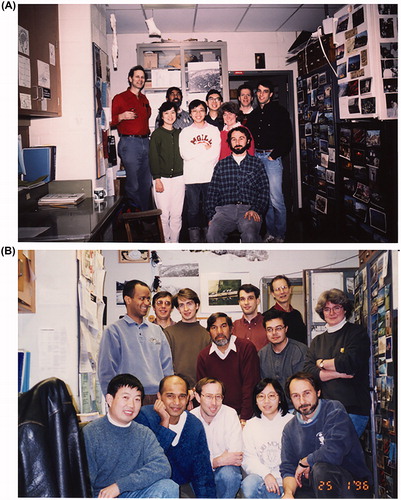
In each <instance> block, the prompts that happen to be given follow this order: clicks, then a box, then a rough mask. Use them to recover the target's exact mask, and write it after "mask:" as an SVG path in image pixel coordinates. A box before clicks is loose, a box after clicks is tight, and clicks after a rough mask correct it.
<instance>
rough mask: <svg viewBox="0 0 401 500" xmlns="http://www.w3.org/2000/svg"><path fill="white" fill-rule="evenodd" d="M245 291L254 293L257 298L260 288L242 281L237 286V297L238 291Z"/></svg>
mask: <svg viewBox="0 0 401 500" xmlns="http://www.w3.org/2000/svg"><path fill="white" fill-rule="evenodd" d="M241 290H242V291H243V292H246V293H252V292H253V293H254V294H255V298H256V299H258V298H259V297H260V290H259V288H258V287H257V286H255V285H252V283H244V284H243V285H241V286H240V287H239V288H238V292H237V296H238V298H239V293H240V291H241Z"/></svg>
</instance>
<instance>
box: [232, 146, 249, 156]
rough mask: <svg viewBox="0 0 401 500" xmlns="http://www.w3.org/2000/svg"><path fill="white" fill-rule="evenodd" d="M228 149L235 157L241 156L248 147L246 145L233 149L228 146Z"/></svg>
mask: <svg viewBox="0 0 401 500" xmlns="http://www.w3.org/2000/svg"><path fill="white" fill-rule="evenodd" d="M230 149H231V151H232V152H233V153H235V154H236V155H242V154H243V153H245V151H246V150H247V149H248V145H246V146H235V147H233V148H232V147H231V146H230Z"/></svg>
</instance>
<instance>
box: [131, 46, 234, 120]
mask: <svg viewBox="0 0 401 500" xmlns="http://www.w3.org/2000/svg"><path fill="white" fill-rule="evenodd" d="M137 59H138V64H141V65H142V66H143V67H144V68H145V71H146V77H147V81H146V84H145V91H146V97H147V98H148V99H149V102H150V105H151V107H152V117H151V119H150V123H151V125H153V124H154V122H155V119H156V116H157V110H158V108H159V107H160V105H161V104H162V103H163V102H164V101H165V99H166V90H167V89H168V88H169V87H179V88H180V89H181V90H182V95H183V100H182V102H183V104H182V105H183V108H184V109H188V104H189V103H190V102H191V101H192V100H193V99H203V100H205V98H206V94H207V92H208V91H209V90H210V89H217V90H220V91H221V93H222V95H223V100H224V101H228V100H229V99H230V98H229V90H228V89H229V86H228V66H227V44H226V42H190V41H188V42H178V43H176V42H174V43H173V42H166V43H164V42H163V43H159V42H157V43H148V44H138V45H137Z"/></svg>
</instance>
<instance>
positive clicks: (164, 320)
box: [152, 291, 175, 330]
mask: <svg viewBox="0 0 401 500" xmlns="http://www.w3.org/2000/svg"><path fill="white" fill-rule="evenodd" d="M152 307H153V310H154V312H155V316H156V318H155V319H154V321H153V323H154V324H155V325H159V326H160V327H161V328H162V329H163V330H164V329H165V328H167V327H168V326H173V325H175V321H173V320H172V319H171V311H172V309H173V296H172V295H171V293H170V292H166V291H162V292H157V293H155V294H154V295H153V298H152Z"/></svg>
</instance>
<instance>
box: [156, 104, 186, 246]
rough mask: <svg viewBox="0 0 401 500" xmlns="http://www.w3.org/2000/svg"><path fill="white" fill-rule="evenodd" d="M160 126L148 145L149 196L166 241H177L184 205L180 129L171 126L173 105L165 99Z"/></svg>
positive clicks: (174, 119) (160, 112)
mask: <svg viewBox="0 0 401 500" xmlns="http://www.w3.org/2000/svg"><path fill="white" fill-rule="evenodd" d="M159 116H160V122H159V123H160V126H159V128H157V129H156V130H155V131H154V132H153V134H152V136H151V138H150V146H149V161H150V170H151V172H152V177H153V196H154V199H155V204H156V207H157V208H160V209H161V211H162V214H161V217H160V218H161V222H162V226H163V233H164V239H165V242H166V243H178V240H179V236H180V231H181V225H182V209H183V206H184V196H185V184H184V177H183V162H182V158H181V155H180V150H179V145H178V144H179V135H180V132H181V129H176V128H174V126H173V125H174V122H175V121H176V119H177V106H176V104H175V103H174V102H171V101H166V102H164V103H163V104H162V105H161V106H160V108H159Z"/></svg>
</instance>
